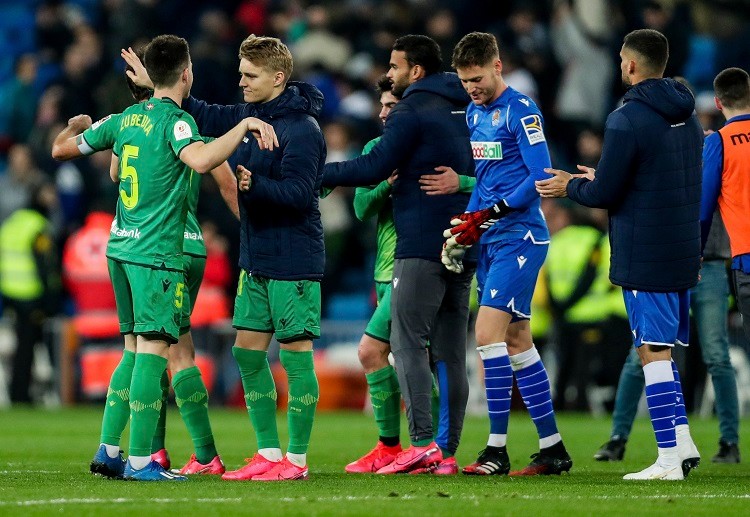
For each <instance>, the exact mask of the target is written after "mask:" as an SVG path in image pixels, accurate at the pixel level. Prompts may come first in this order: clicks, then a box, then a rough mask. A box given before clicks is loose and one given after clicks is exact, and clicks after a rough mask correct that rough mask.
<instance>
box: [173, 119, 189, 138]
mask: <svg viewBox="0 0 750 517" xmlns="http://www.w3.org/2000/svg"><path fill="white" fill-rule="evenodd" d="M191 136H193V131H192V129H190V126H189V125H188V123H187V122H185V121H184V120H179V121H177V123H176V124H175V125H174V139H175V140H184V139H186V138H190V137H191Z"/></svg>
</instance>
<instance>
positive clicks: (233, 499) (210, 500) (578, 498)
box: [0, 493, 750, 507]
mask: <svg viewBox="0 0 750 517" xmlns="http://www.w3.org/2000/svg"><path fill="white" fill-rule="evenodd" d="M435 495H436V494H433V493H425V494H403V495H400V494H399V495H393V496H386V495H382V496H371V495H367V496H351V495H348V496H329V497H310V496H309V495H308V496H301V497H280V498H278V499H276V501H278V502H283V503H296V502H299V501H314V502H338V501H348V502H350V501H374V500H378V501H387V500H394V501H395V500H402V501H403V500H407V499H409V500H411V499H421V498H428V497H435ZM446 496H447V497H446ZM503 496H504V497H511V498H513V499H523V500H531V501H549V500H558V501H587V500H597V501H611V500H625V499H627V500H632V499H640V500H651V501H653V500H667V499H673V500H680V499H727V500H743V499H750V494H685V495H675V494H655V495H634V494H631V495H624V494H623V495H614V496H613V495H591V496H565V495H549V494H548V495H529V494H518V493H510V494H503ZM442 497H446V498H450V499H456V500H464V501H486V500H487V498H486V497H484V496H476V495H468V494H456V495H454V494H449V493H448V494H445V495H444V496H442ZM245 499H247V500H246V501H245V502H251V500H252V499H251V498H242V497H227V498H199V499H191V498H187V497H182V498H155V499H150V498H149V499H132V498H116V499H103V498H71V499H64V498H60V499H31V500H25V501H0V507H3V506H6V507H7V506H51V505H73V504H133V503H143V502H146V501H148V502H151V503H161V504H174V503H241V502H243V501H244V500H245Z"/></svg>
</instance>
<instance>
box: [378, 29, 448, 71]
mask: <svg viewBox="0 0 750 517" xmlns="http://www.w3.org/2000/svg"><path fill="white" fill-rule="evenodd" d="M391 50H396V51H401V52H404V53H406V61H407V62H408V63H409V65H411V66H416V65H419V66H421V67H422V68H424V72H425V75H432V74H434V73H437V72H439V71H440V69H441V67H442V65H443V58H442V57H441V56H440V45H438V44H437V42H436V41H435V40H433V39H432V38H430V37H428V36H423V35H422V34H407V35H406V36H401V37H400V38H398V39H397V40H396V42H395V43H394V44H393V48H392V49H391Z"/></svg>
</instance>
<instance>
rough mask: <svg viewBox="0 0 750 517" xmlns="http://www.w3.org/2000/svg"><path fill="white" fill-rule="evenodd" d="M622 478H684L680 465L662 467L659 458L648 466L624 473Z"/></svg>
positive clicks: (667, 479) (675, 479) (673, 479)
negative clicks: (640, 469) (630, 472)
mask: <svg viewBox="0 0 750 517" xmlns="http://www.w3.org/2000/svg"><path fill="white" fill-rule="evenodd" d="M622 479H628V480H633V479H636V480H652V479H660V480H664V481H679V480H681V479H685V476H684V475H683V474H682V468H680V465H673V466H671V467H662V466H661V465H660V464H659V460H656V463H654V464H653V465H651V466H650V467H648V468H645V469H643V470H642V471H640V472H633V473H632V474H625V475H624V476H623V477H622Z"/></svg>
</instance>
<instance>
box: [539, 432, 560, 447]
mask: <svg viewBox="0 0 750 517" xmlns="http://www.w3.org/2000/svg"><path fill="white" fill-rule="evenodd" d="M561 441H562V436H560V433H555V434H551V435H549V436H545V437H544V438H539V448H540V449H546V448H547V447H552V446H553V445H555V444H556V443H558V442H561Z"/></svg>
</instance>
